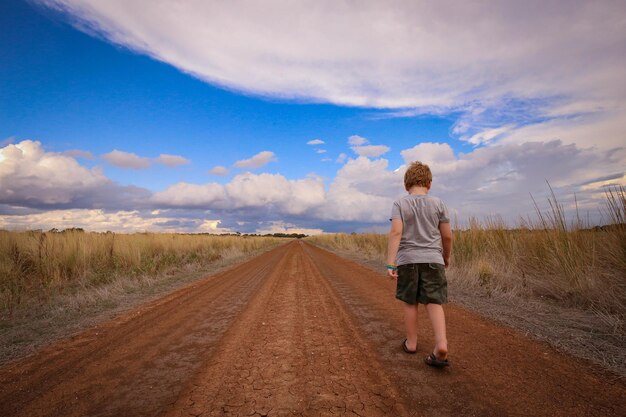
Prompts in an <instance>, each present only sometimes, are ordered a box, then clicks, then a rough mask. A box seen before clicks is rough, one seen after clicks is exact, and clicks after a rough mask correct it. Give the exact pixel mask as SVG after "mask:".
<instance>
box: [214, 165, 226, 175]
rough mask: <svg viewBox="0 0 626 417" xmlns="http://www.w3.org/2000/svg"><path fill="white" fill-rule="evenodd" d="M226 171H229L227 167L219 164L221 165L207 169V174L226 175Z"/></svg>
mask: <svg viewBox="0 0 626 417" xmlns="http://www.w3.org/2000/svg"><path fill="white" fill-rule="evenodd" d="M228 172H229V171H228V168H226V167H224V166H221V165H217V166H214V167H213V168H211V169H210V170H209V174H212V175H220V176H223V175H228Z"/></svg>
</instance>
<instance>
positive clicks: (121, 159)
mask: <svg viewBox="0 0 626 417" xmlns="http://www.w3.org/2000/svg"><path fill="white" fill-rule="evenodd" d="M102 159H104V160H105V161H107V162H108V163H109V164H111V165H115V166H116V167H120V168H130V169H144V168H148V167H149V166H150V158H144V157H142V156H139V155H137V154H134V153H131V152H124V151H118V150H117V149H113V150H112V151H111V152H109V153H107V154H104V155H102Z"/></svg>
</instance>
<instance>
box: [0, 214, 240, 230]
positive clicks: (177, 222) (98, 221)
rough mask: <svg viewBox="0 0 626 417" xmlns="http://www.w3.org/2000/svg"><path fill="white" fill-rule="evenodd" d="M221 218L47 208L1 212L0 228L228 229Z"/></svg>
mask: <svg viewBox="0 0 626 417" xmlns="http://www.w3.org/2000/svg"><path fill="white" fill-rule="evenodd" d="M220 223H221V222H220V220H209V219H202V218H193V217H191V218H189V217H182V218H181V217H170V216H168V215H167V213H161V212H156V213H148V212H143V211H137V210H132V211H127V210H125V211H113V212H107V211H105V210H100V209H91V210H90V209H69V210H50V211H46V212H43V213H33V214H22V215H14V216H0V228H3V229H8V230H25V229H42V230H50V229H52V228H55V229H59V230H62V229H69V228H73V227H80V228H82V229H85V230H88V231H94V232H106V231H111V232H126V233H133V232H138V231H149V232H196V233H197V232H204V233H215V234H219V233H228V232H232V230H231V229H228V228H222V227H219V225H220Z"/></svg>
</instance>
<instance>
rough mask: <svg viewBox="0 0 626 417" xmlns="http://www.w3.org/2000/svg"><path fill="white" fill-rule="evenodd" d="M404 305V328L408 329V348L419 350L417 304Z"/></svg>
mask: <svg viewBox="0 0 626 417" xmlns="http://www.w3.org/2000/svg"><path fill="white" fill-rule="evenodd" d="M403 304H404V326H405V328H406V348H407V349H409V350H417V306H418V305H417V304H407V303H403Z"/></svg>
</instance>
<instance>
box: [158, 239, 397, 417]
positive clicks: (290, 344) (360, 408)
mask: <svg viewBox="0 0 626 417" xmlns="http://www.w3.org/2000/svg"><path fill="white" fill-rule="evenodd" d="M283 262H284V263H285V264H284V265H280V267H279V268H276V270H275V272H274V273H273V274H272V275H271V276H270V278H269V279H268V280H267V281H266V282H265V283H264V287H263V288H262V289H261V290H260V291H259V293H258V295H257V297H255V299H254V300H253V301H252V302H251V304H250V305H249V307H248V308H247V309H246V310H245V311H244V312H243V313H242V315H241V317H240V318H239V319H238V320H237V322H236V323H234V325H233V327H232V328H231V329H230V330H229V332H228V333H227V334H226V335H225V337H224V343H223V345H222V346H221V349H220V350H219V353H218V354H217V355H216V356H215V357H214V358H213V359H212V361H211V362H210V363H209V364H208V366H207V368H205V369H204V370H203V371H202V372H200V373H199V374H198V375H197V376H196V378H195V379H194V381H193V382H192V383H191V385H190V387H189V389H188V390H187V391H186V392H183V393H182V395H181V396H180V398H179V401H178V402H177V404H175V405H174V407H173V409H172V410H170V412H168V413H166V415H167V416H188V415H196V416H199V415H202V416H222V415H225V416H226V415H228V416H229V415H261V416H264V415H277V416H281V415H285V416H287V415H306V416H319V415H352V416H356V415H361V416H389V415H393V416H402V415H408V413H407V411H406V410H404V408H403V405H402V404H401V402H398V395H397V393H396V392H395V389H394V388H393V385H392V382H391V380H390V378H389V377H388V375H387V373H386V371H385V369H384V368H383V367H382V366H381V365H380V363H379V361H378V358H377V356H376V355H372V354H371V353H369V352H368V351H367V350H363V349H362V347H363V345H365V344H366V342H365V341H364V340H363V338H362V336H360V334H359V333H360V332H359V330H358V328H357V327H356V324H355V323H353V322H352V320H351V318H350V316H349V315H348V314H347V312H346V311H345V309H344V308H343V303H342V301H341V299H339V298H337V296H336V294H335V293H334V291H333V290H332V288H330V286H329V285H328V283H327V282H326V280H325V279H324V277H322V276H321V275H320V273H319V271H318V270H317V269H316V268H315V265H313V263H312V262H311V259H310V258H309V257H308V256H307V255H306V254H305V253H304V250H303V247H302V245H301V244H292V245H291V247H290V254H289V256H288V257H286V258H285V259H284V260H283ZM218 375H219V378H216V376H218Z"/></svg>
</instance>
